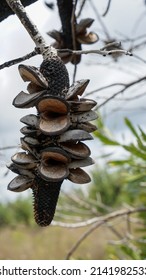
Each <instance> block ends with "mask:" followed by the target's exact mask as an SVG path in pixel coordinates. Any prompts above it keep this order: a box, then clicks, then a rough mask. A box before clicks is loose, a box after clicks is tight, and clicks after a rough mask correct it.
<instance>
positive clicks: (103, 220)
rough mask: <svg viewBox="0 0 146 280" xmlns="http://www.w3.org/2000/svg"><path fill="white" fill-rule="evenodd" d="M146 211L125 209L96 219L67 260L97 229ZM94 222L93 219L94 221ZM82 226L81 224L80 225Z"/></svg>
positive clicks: (142, 209)
mask: <svg viewBox="0 0 146 280" xmlns="http://www.w3.org/2000/svg"><path fill="white" fill-rule="evenodd" d="M145 211H146V207H139V208H131V209H124V210H119V211H115V212H113V213H110V214H107V215H105V216H101V217H97V218H95V219H96V221H94V222H93V224H92V226H91V227H90V228H89V229H88V230H87V231H86V232H85V233H84V234H83V235H82V236H81V237H80V238H79V240H78V241H77V242H76V243H75V244H74V245H73V247H72V248H71V249H70V251H69V252H68V254H67V256H66V259H67V260H68V259H70V257H71V256H72V254H73V253H74V252H75V251H76V250H77V248H78V247H79V245H80V244H81V243H82V242H83V241H84V240H85V239H86V238H87V237H88V236H89V235H90V234H91V233H92V232H93V231H94V230H96V229H97V228H99V227H100V226H101V225H103V224H105V223H106V222H108V221H110V220H112V219H115V218H118V217H122V216H125V215H131V214H134V213H137V212H145ZM92 220H93V219H92ZM79 224H81V223H79Z"/></svg>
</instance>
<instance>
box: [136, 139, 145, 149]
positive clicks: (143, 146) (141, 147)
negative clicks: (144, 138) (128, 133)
mask: <svg viewBox="0 0 146 280" xmlns="http://www.w3.org/2000/svg"><path fill="white" fill-rule="evenodd" d="M137 143H138V147H139V149H141V150H142V151H145V152H146V145H144V144H143V143H142V142H141V141H140V140H138V141H137Z"/></svg>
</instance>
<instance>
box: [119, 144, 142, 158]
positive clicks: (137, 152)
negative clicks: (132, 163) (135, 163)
mask: <svg viewBox="0 0 146 280" xmlns="http://www.w3.org/2000/svg"><path fill="white" fill-rule="evenodd" d="M122 147H123V148H124V149H125V150H126V151H128V152H130V153H131V154H133V155H135V156H137V157H139V158H142V159H144V160H146V154H145V153H142V152H141V151H140V150H139V149H138V148H137V147H135V146H134V144H130V145H129V146H127V145H123V146H122Z"/></svg>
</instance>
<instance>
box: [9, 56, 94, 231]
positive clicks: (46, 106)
mask: <svg viewBox="0 0 146 280" xmlns="http://www.w3.org/2000/svg"><path fill="white" fill-rule="evenodd" d="M19 72H20V75H21V77H22V78H23V80H24V81H29V82H30V83H29V85H28V91H29V93H25V92H23V91H22V92H20V93H19V94H18V95H17V96H16V97H15V99H14V101H13V105H14V106H16V107H18V108H30V107H33V106H35V107H36V109H37V116H36V115H34V114H29V115H26V116H24V117H23V118H21V120H20V121H21V122H22V123H24V124H25V126H24V127H22V128H21V130H20V131H21V133H22V134H24V137H22V138H21V139H20V140H21V148H22V149H23V150H24V151H25V152H20V153H16V154H15V155H13V156H12V158H11V160H12V163H11V164H10V165H9V166H8V168H9V169H10V170H12V171H13V172H14V173H17V174H18V176H17V177H16V178H14V179H13V180H12V181H11V182H10V183H9V185H8V189H9V190H11V191H16V192H19V191H24V190H25V189H28V188H31V189H32V192H33V197H34V217H35V220H36V222H37V224H38V225H40V226H47V225H49V224H50V223H51V221H52V219H53V217H54V213H55V209H56V204H57V200H58V196H59V192H60V188H61V184H62V182H63V180H64V179H67V180H70V181H72V182H74V183H78V184H84V183H89V182H90V177H89V175H88V174H87V173H86V172H85V171H84V170H82V169H81V167H85V166H89V165H91V164H93V160H92V159H91V158H90V153H91V152H90V149H89V148H88V146H87V145H86V144H84V143H83V141H84V140H92V139H93V137H92V136H91V135H90V134H89V132H91V131H94V130H95V129H96V126H95V125H93V124H90V122H89V121H91V120H94V119H95V118H97V115H96V113H95V112H94V111H92V109H93V107H94V106H96V102H95V101H93V100H90V99H85V98H80V97H79V96H81V95H82V94H83V92H84V90H85V88H86V86H87V85H88V83H89V80H81V81H78V82H76V83H75V84H73V85H72V86H71V87H69V78H68V72H67V70H66V67H65V65H64V64H63V62H62V61H61V59H59V58H58V57H53V58H50V59H48V60H45V61H43V63H42V64H41V66H40V68H39V69H38V68H36V67H32V66H25V65H20V66H19Z"/></svg>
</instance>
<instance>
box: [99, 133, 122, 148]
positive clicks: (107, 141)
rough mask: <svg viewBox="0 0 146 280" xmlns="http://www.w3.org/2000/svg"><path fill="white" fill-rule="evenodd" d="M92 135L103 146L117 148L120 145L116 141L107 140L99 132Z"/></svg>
mask: <svg viewBox="0 0 146 280" xmlns="http://www.w3.org/2000/svg"><path fill="white" fill-rule="evenodd" d="M94 135H95V136H96V137H97V138H98V139H99V140H100V141H101V142H102V143H104V144H106V145H111V146H119V145H120V143H118V142H117V141H114V140H112V139H110V138H108V137H107V136H105V135H103V134H101V133H100V132H99V131H96V132H95V133H94Z"/></svg>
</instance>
